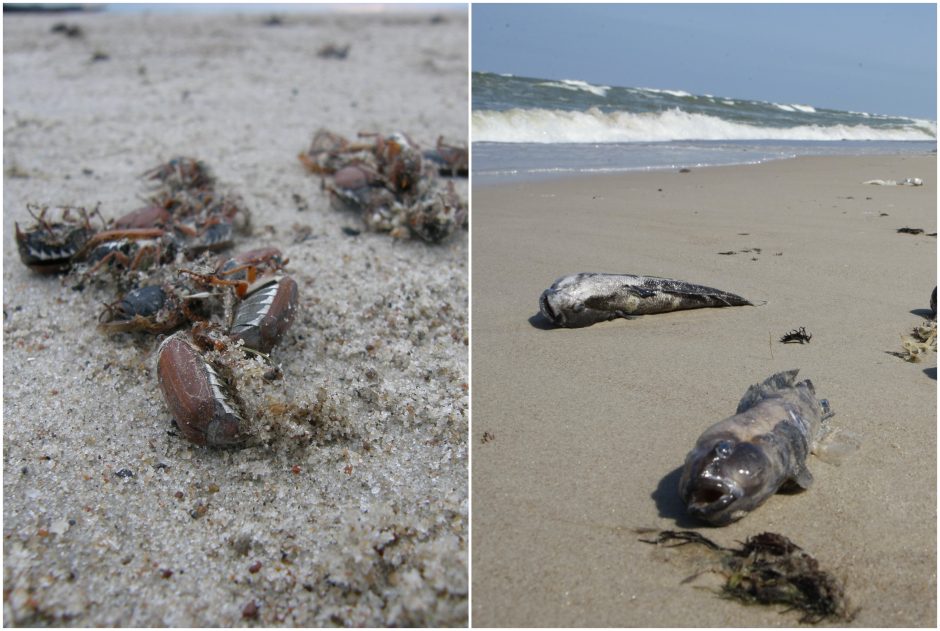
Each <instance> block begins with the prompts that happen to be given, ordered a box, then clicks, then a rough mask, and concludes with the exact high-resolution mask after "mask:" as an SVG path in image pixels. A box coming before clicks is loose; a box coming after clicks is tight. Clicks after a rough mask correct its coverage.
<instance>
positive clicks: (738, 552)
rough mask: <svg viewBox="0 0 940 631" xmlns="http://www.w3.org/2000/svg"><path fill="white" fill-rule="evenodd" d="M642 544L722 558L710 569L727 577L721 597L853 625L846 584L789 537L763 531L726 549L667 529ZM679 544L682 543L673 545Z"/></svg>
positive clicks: (807, 619)
mask: <svg viewBox="0 0 940 631" xmlns="http://www.w3.org/2000/svg"><path fill="white" fill-rule="evenodd" d="M640 541H642V542H644V543H651V544H656V545H660V544H662V545H666V546H667V547H676V546H682V545H687V544H690V543H698V544H701V545H704V546H706V547H708V548H709V549H710V550H712V551H714V552H715V553H717V554H718V560H719V562H718V564H717V565H716V567H715V569H714V570H712V571H714V572H716V573H718V574H721V575H722V576H723V577H724V578H725V584H724V586H723V587H722V591H721V595H722V597H725V598H731V599H735V600H739V601H741V602H743V603H746V604H762V605H774V604H782V605H787V609H785V610H784V611H791V610H793V609H796V610H799V611H800V612H802V616H801V617H800V622H803V623H817V622H821V621H823V620H827V619H828V620H837V621H849V620H851V619H852V618H854V617H855V614H856V613H857V610H852V609H851V607H850V605H849V601H848V599H847V598H846V595H845V588H844V586H843V584H842V582H841V581H840V580H839V579H837V578H836V577H835V576H834V575H833V574H831V573H830V572H827V571H825V570H822V569H820V568H819V562H818V561H817V560H816V559H815V558H813V557H812V556H810V555H809V554H807V553H806V552H804V551H803V550H802V548H800V546H798V545H796V544H795V543H793V542H792V541H791V540H790V539H788V538H787V537H785V536H783V535H781V534H777V533H772V532H765V533H761V534H759V535H755V536H753V537H748V539H747V540H746V541H745V542H744V543H743V544H742V545H741V547H739V548H726V547H724V546H721V545H719V544H717V543H715V542H714V541H712V540H710V539H708V538H707V537H705V536H703V535H701V534H699V533H697V532H694V531H690V530H681V531H672V530H664V531H662V532H660V533H659V534H658V535H657V536H656V537H655V538H654V539H640ZM673 542H678V543H673Z"/></svg>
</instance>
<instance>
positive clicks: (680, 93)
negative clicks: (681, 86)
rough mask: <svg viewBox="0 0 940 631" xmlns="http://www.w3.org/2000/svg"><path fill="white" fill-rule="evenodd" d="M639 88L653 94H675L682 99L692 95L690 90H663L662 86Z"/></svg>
mask: <svg viewBox="0 0 940 631" xmlns="http://www.w3.org/2000/svg"><path fill="white" fill-rule="evenodd" d="M637 89H638V90H641V91H643V92H651V93H653V94H668V95H669V96H674V97H677V98H680V99H682V98H687V97H690V96H692V94H691V93H690V92H686V91H685V90H662V89H660V88H637Z"/></svg>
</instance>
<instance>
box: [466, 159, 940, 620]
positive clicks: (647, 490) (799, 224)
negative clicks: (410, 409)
mask: <svg viewBox="0 0 940 631" xmlns="http://www.w3.org/2000/svg"><path fill="white" fill-rule="evenodd" d="M935 174H936V155H935V154H934V155H926V156H907V157H902V156H868V157H818V158H799V159H794V160H784V161H776V162H770V163H766V164H762V165H753V166H736V167H713V168H706V169H693V170H692V171H691V172H690V173H679V172H676V171H669V172H649V173H626V174H619V175H606V176H598V177H583V178H578V179H565V180H554V181H543V182H523V183H515V184H509V185H499V186H492V187H478V186H474V191H473V212H474V219H473V246H474V247H473V261H472V263H473V264H472V274H473V286H472V328H473V334H472V358H473V369H472V388H473V427H472V442H471V444H472V446H473V447H472V452H473V453H472V467H473V492H472V506H473V546H472V567H473V585H472V588H473V590H472V595H473V598H472V601H473V602H472V623H473V625H474V626H481V627H485V626H510V627H511V626H549V627H551V626H586V627H606V626H614V627H618V626H640V627H644V626H651V627H660V626H667V627H682V626H719V627H728V626H735V627H737V626H743V627H760V626H776V627H789V626H796V625H797V624H798V620H799V614H797V613H795V612H790V613H781V609H782V608H781V607H777V608H773V607H759V606H752V607H746V606H743V605H741V604H740V603H737V602H734V601H730V600H723V599H721V598H720V597H718V596H717V595H716V593H715V590H716V589H717V585H716V583H715V578H714V575H712V576H711V579H709V576H707V575H706V576H703V577H700V578H699V579H696V580H694V581H691V582H690V583H686V584H683V580H684V579H686V578H687V577H689V576H690V575H692V574H694V573H696V572H697V571H698V570H700V569H701V567H700V566H696V564H695V563H696V561H695V559H694V558H691V557H694V555H693V554H692V553H691V552H689V551H688V550H686V551H684V552H683V551H676V550H672V551H670V550H663V549H657V548H655V547H654V546H650V545H647V544H645V543H641V542H639V541H638V539H639V538H640V537H641V535H638V534H636V532H635V530H634V529H637V528H654V529H673V530H675V529H694V530H697V531H699V532H701V533H702V534H704V535H706V536H707V537H709V538H711V539H713V540H715V541H716V542H718V543H720V544H721V545H725V546H731V545H734V544H735V543H736V542H738V541H744V539H745V538H747V537H748V536H752V535H756V534H758V533H762V532H765V531H770V532H776V533H781V534H783V535H785V536H787V537H789V538H790V539H792V540H793V541H794V542H796V543H797V544H798V545H800V546H802V548H803V549H804V550H805V551H807V552H809V553H811V554H812V555H813V556H815V557H816V558H817V559H818V560H819V562H820V564H821V566H822V567H823V568H825V569H828V570H830V571H831V572H833V573H834V574H835V575H836V576H838V577H840V578H841V579H842V580H844V581H845V584H846V592H847V595H848V597H849V599H850V601H851V602H852V603H853V605H854V606H855V607H857V608H858V612H857V615H856V616H855V618H854V620H853V621H852V622H851V623H850V624H851V625H852V626H860V627H882V626H934V625H935V624H936V575H935V571H936V496H937V487H936V418H937V406H936V391H937V382H936V355H935V354H934V353H930V354H929V355H928V357H927V359H926V360H925V361H924V362H922V363H909V362H906V361H903V360H902V359H900V358H899V357H897V356H895V355H893V354H892V353H895V352H898V351H900V350H901V348H900V335H902V334H909V333H910V332H911V329H912V327H914V326H915V325H917V324H919V323H921V322H922V321H923V320H924V319H925V318H926V317H928V315H929V308H928V306H929V298H930V293H931V290H933V288H934V286H935V284H936V266H937V258H936V243H937V242H936V237H932V236H927V234H920V235H911V234H899V233H898V232H897V229H898V228H902V227H912V228H922V229H924V232H925V233H928V234H929V233H935V232H936V229H937V226H936V212H937V211H936V208H937V205H936V204H937V195H936V181H935ZM907 177H921V178H923V179H924V180H925V184H924V186H922V187H904V186H894V187H888V186H873V185H866V184H863V182H865V181H867V180H873V179H895V180H901V179H904V178H907ZM722 252H733V254H724V255H722V254H720V253H722ZM586 271H595V272H613V273H633V274H645V275H652V276H661V277H668V278H678V279H682V280H687V281H690V282H694V283H699V284H704V285H708V286H712V287H717V288H720V289H723V290H726V291H730V292H734V293H737V294H740V295H742V296H744V297H746V298H748V299H750V300H751V301H752V302H754V303H755V304H758V305H759V306H755V307H734V308H725V309H700V310H692V311H682V312H675V313H667V314H659V315H652V316H643V317H638V318H634V319H631V320H624V319H619V320H614V321H611V322H606V323H601V324H595V325H593V326H590V327H587V328H581V329H551V328H547V327H545V326H544V323H543V321H542V319H541V318H540V317H538V315H537V314H538V297H539V295H540V293H541V292H542V291H543V290H544V289H546V288H547V287H548V286H549V285H551V284H552V282H553V281H554V280H555V279H557V278H559V277H561V276H565V275H568V274H573V273H576V272H586ZM798 327H805V328H806V330H807V331H808V332H810V333H811V334H812V341H811V343H809V344H803V345H799V344H788V345H784V344H781V343H779V342H778V341H777V340H778V338H779V337H780V336H782V335H783V334H785V333H786V332H788V331H790V330H792V329H795V328H798ZM791 368H799V369H800V376H801V377H804V378H810V379H812V381H813V383H814V384H815V386H816V390H817V393H818V394H819V396H821V397H824V398H827V399H828V400H829V401H830V403H831V405H832V407H833V409H834V411H835V417H834V418H833V419H832V424H833V426H834V427H838V428H843V429H845V430H849V431H851V432H852V433H853V434H855V435H856V436H858V437H859V438H860V440H861V447H860V449H859V450H858V451H857V452H855V453H854V454H851V455H850V456H849V457H848V458H846V460H845V462H844V463H843V464H841V466H834V465H832V464H829V463H826V462H822V461H820V460H819V459H817V458H815V457H811V458H810V460H809V463H808V464H809V468H810V470H811V471H812V474H813V476H814V477H815V483H814V485H813V487H812V488H811V489H810V490H808V491H807V492H805V493H802V494H791V495H778V496H775V497H772V498H771V499H770V500H768V501H767V503H766V504H764V505H763V506H761V507H760V508H758V509H757V510H756V511H754V512H753V513H751V514H750V515H748V516H746V517H745V518H744V519H742V520H741V521H738V522H736V523H734V524H732V525H729V526H726V527H723V528H710V527H707V526H702V525H701V524H700V523H697V522H694V521H691V520H690V519H689V518H688V517H687V516H685V513H684V507H683V506H682V504H681V501H680V500H679V497H678V492H677V490H676V486H677V482H678V475H679V472H680V467H681V465H682V463H683V460H684V458H685V455H686V453H687V452H688V451H689V450H690V449H691V447H692V446H693V444H694V442H695V440H696V438H697V437H698V436H699V434H701V432H702V431H703V430H704V429H705V428H706V427H708V426H709V425H711V424H712V423H714V422H717V421H719V420H721V419H723V418H726V417H728V416H730V415H732V414H733V413H734V411H735V408H736V406H737V403H738V401H739V400H740V398H741V396H742V395H743V394H744V392H745V390H746V389H747V387H748V386H749V385H750V384H753V383H757V382H760V381H762V380H763V379H765V378H766V377H768V376H770V375H771V374H773V373H775V372H778V371H781V370H787V369H791ZM702 587H704V589H702ZM829 624H834V625H836V626H839V625H841V624H842V623H839V622H830V623H829Z"/></svg>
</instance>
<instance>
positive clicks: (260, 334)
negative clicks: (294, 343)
mask: <svg viewBox="0 0 940 631" xmlns="http://www.w3.org/2000/svg"><path fill="white" fill-rule="evenodd" d="M142 177H143V178H144V180H145V182H146V183H147V188H148V193H149V195H148V197H147V205H146V206H144V207H142V208H138V209H136V210H133V211H131V212H128V213H127V214H125V215H123V216H121V217H119V218H117V219H114V220H111V221H109V222H105V221H104V219H103V218H101V215H100V212H99V211H98V209H97V208H95V210H93V211H91V212H89V211H87V210H86V209H84V208H76V207H61V208H54V209H50V208H46V207H37V206H33V205H30V206H28V208H27V209H28V210H29V212H30V214H31V215H32V216H33V218H34V220H35V224H34V225H32V226H30V227H28V228H26V229H25V230H21V229H20V227H19V225H16V242H17V247H18V249H19V253H20V258H21V260H22V261H23V263H24V264H26V265H27V266H29V267H30V268H31V269H33V270H35V271H37V272H40V273H58V272H70V273H71V274H72V275H73V276H77V278H78V279H79V283H78V285H76V286H75V288H76V289H81V288H83V287H84V284H85V283H86V282H88V281H90V280H92V279H97V280H99V282H106V281H107V280H113V281H114V282H115V284H116V285H117V287H118V290H119V293H118V296H119V297H118V298H117V299H116V300H115V301H113V302H111V303H108V304H106V305H105V307H104V310H103V311H102V312H101V313H100V314H99V316H98V324H99V328H100V329H101V330H102V331H103V332H105V333H108V334H118V333H132V332H136V333H149V334H167V333H172V332H173V331H176V330H177V329H181V328H184V330H182V331H177V332H176V333H175V334H173V335H171V336H170V337H169V338H167V339H166V340H164V341H163V343H162V344H161V346H160V350H159V353H158V366H157V373H158V377H159V379H158V381H159V384H160V388H161V390H162V391H163V394H164V399H165V400H166V403H167V407H169V409H170V411H171V412H172V413H173V414H174V416H175V417H176V418H175V423H176V425H177V426H178V427H179V428H180V431H181V433H182V435H183V436H184V437H185V438H187V439H188V440H190V441H192V442H194V443H196V444H199V445H207V446H212V447H225V446H235V445H241V444H242V443H243V442H244V440H245V439H246V438H247V436H248V428H247V427H246V426H245V424H244V422H243V420H244V414H243V412H242V411H241V410H242V409H243V407H242V399H241V398H240V395H239V394H238V392H239V390H238V389H237V388H236V387H235V382H236V381H238V380H241V383H242V386H243V388H242V391H248V390H250V394H251V397H250V398H251V401H252V402H253V407H251V408H249V409H251V410H252V411H253V410H254V409H255V408H257V407H259V406H260V403H258V401H259V400H260V399H261V398H262V397H261V394H260V393H259V392H258V386H252V387H248V386H246V385H245V384H247V383H259V384H263V383H264V382H267V381H271V380H273V379H275V378H276V377H277V376H279V372H280V371H279V369H278V367H277V366H275V365H274V364H273V362H272V361H271V359H270V357H269V355H268V354H269V353H270V352H271V351H272V349H273V348H274V346H275V345H277V344H278V343H279V342H280V341H281V340H282V338H283V337H284V335H285V333H286V332H287V331H288V329H289V328H290V326H291V324H292V322H293V320H294V316H295V314H296V310H297V305H298V287H297V283H296V282H295V281H294V280H293V279H292V278H291V277H290V276H288V275H287V274H286V273H285V271H284V270H285V266H286V265H287V263H288V261H287V259H286V258H285V257H284V256H283V255H282V253H281V251H280V250H278V249H277V248H274V247H270V246H268V247H260V248H255V249H252V250H247V251H244V252H241V253H240V254H237V255H235V256H223V257H221V258H218V260H213V259H214V258H216V255H215V253H216V252H219V251H221V250H225V249H228V248H230V247H231V246H232V245H233V244H234V239H235V234H236V233H238V232H240V233H247V232H248V231H249V230H250V216H249V214H248V212H247V210H246V209H244V208H243V207H242V205H241V203H240V200H239V199H238V198H236V197H233V196H231V195H226V194H222V193H219V192H218V191H217V189H216V181H215V178H214V176H213V175H212V172H211V170H210V169H209V167H208V166H207V165H206V164H205V163H203V162H202V161H200V160H197V159H194V158H187V157H177V158H173V159H171V160H169V161H168V162H165V163H163V164H160V165H158V166H156V167H153V168H151V169H149V170H147V171H146V172H145V173H144V174H143V176H142ZM95 216H97V217H98V219H100V220H101V226H100V228H99V227H97V226H94V225H93V224H92V219H93V218H94V217H95ZM104 271H108V272H109V274H107V275H103V274H102V272H104ZM187 327H188V328H187ZM246 358H247V359H246ZM246 400H247V399H246Z"/></svg>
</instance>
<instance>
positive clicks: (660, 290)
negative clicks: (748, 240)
mask: <svg viewBox="0 0 940 631" xmlns="http://www.w3.org/2000/svg"><path fill="white" fill-rule="evenodd" d="M751 304H752V303H751V302H749V301H748V300H746V299H744V298H742V297H741V296H738V295H736V294H732V293H728V292H726V291H722V290H720V289H714V288H712V287H706V286H704V285H695V284H692V283H688V282H686V281H682V280H673V279H670V278H657V277H655V276H637V275H633V274H600V273H593V272H582V273H580V274H573V275H571V276H564V277H562V278H559V279H558V280H556V281H555V282H554V283H553V284H552V286H551V287H549V288H548V289H546V290H545V291H544V292H542V295H541V296H540V297H539V310H540V311H541V313H542V315H543V316H544V317H545V318H546V319H548V321H549V322H551V323H552V324H554V325H555V326H559V327H583V326H589V325H591V324H594V323H596V322H606V321H607V320H613V319H614V318H629V317H631V316H636V315H647V314H653V313H665V312H668V311H679V310H683V309H698V308H701V307H729V306H742V305H751Z"/></svg>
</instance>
